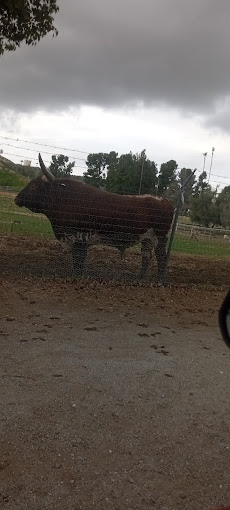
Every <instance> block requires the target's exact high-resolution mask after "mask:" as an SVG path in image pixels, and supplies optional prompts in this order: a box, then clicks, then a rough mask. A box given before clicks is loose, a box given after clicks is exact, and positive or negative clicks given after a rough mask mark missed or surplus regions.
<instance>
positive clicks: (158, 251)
mask: <svg viewBox="0 0 230 510" xmlns="http://www.w3.org/2000/svg"><path fill="white" fill-rule="evenodd" d="M166 243H167V237H166V236H159V237H158V244H157V246H155V255H156V259H157V267H158V281H159V282H162V278H163V273H164V267H165V261H166Z"/></svg>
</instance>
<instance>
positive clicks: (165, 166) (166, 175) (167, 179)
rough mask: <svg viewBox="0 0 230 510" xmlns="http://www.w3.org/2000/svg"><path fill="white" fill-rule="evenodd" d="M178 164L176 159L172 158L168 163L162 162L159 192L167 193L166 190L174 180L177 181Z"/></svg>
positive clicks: (160, 193) (159, 193)
mask: <svg viewBox="0 0 230 510" xmlns="http://www.w3.org/2000/svg"><path fill="white" fill-rule="evenodd" d="M177 167H178V165H177V162H176V161H175V160H174V159H171V160H170V161H168V162H167V163H162V165H161V167H160V172H159V175H158V190H157V194H158V195H159V196H162V195H164V194H165V192H166V190H167V189H168V188H169V186H170V184H171V183H172V182H175V181H176V179H177V174H176V169H177Z"/></svg>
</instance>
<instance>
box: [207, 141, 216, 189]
mask: <svg viewBox="0 0 230 510" xmlns="http://www.w3.org/2000/svg"><path fill="white" fill-rule="evenodd" d="M214 151H215V147H212V156H211V163H210V169H209V174H208V184H209V180H210V176H211V171H212V163H213V156H214Z"/></svg>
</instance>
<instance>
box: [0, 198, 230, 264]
mask: <svg viewBox="0 0 230 510" xmlns="http://www.w3.org/2000/svg"><path fill="white" fill-rule="evenodd" d="M14 196H15V195H14V194H12V193H5V192H0V233H1V232H2V233H9V234H10V233H12V234H18V235H25V236H34V237H41V238H51V239H52V238H54V234H53V231H52V228H51V225H50V223H49V221H48V220H47V218H46V217H45V216H43V215H42V214H33V213H31V212H30V211H28V209H26V208H24V207H22V208H21V209H19V207H17V206H16V205H15V204H14ZM172 250H173V251H174V252H177V253H185V254H193V255H203V256H209V257H213V258H218V259H221V258H222V259H225V258H228V257H230V243H229V242H228V241H226V240H224V239H223V238H221V240H220V239H218V238H217V239H215V238H205V237H199V238H198V240H196V239H193V238H190V236H189V235H186V234H184V233H183V234H180V233H177V234H176V235H175V238H174V241H173V246H172Z"/></svg>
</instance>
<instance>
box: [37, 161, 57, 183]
mask: <svg viewBox="0 0 230 510" xmlns="http://www.w3.org/2000/svg"><path fill="white" fill-rule="evenodd" d="M38 160H39V165H40V167H41V170H42V172H43V174H44V175H45V176H46V178H47V179H48V181H50V182H53V181H54V176H53V174H51V172H50V171H49V170H48V168H46V166H45V163H44V161H43V159H42V157H41V154H38Z"/></svg>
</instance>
